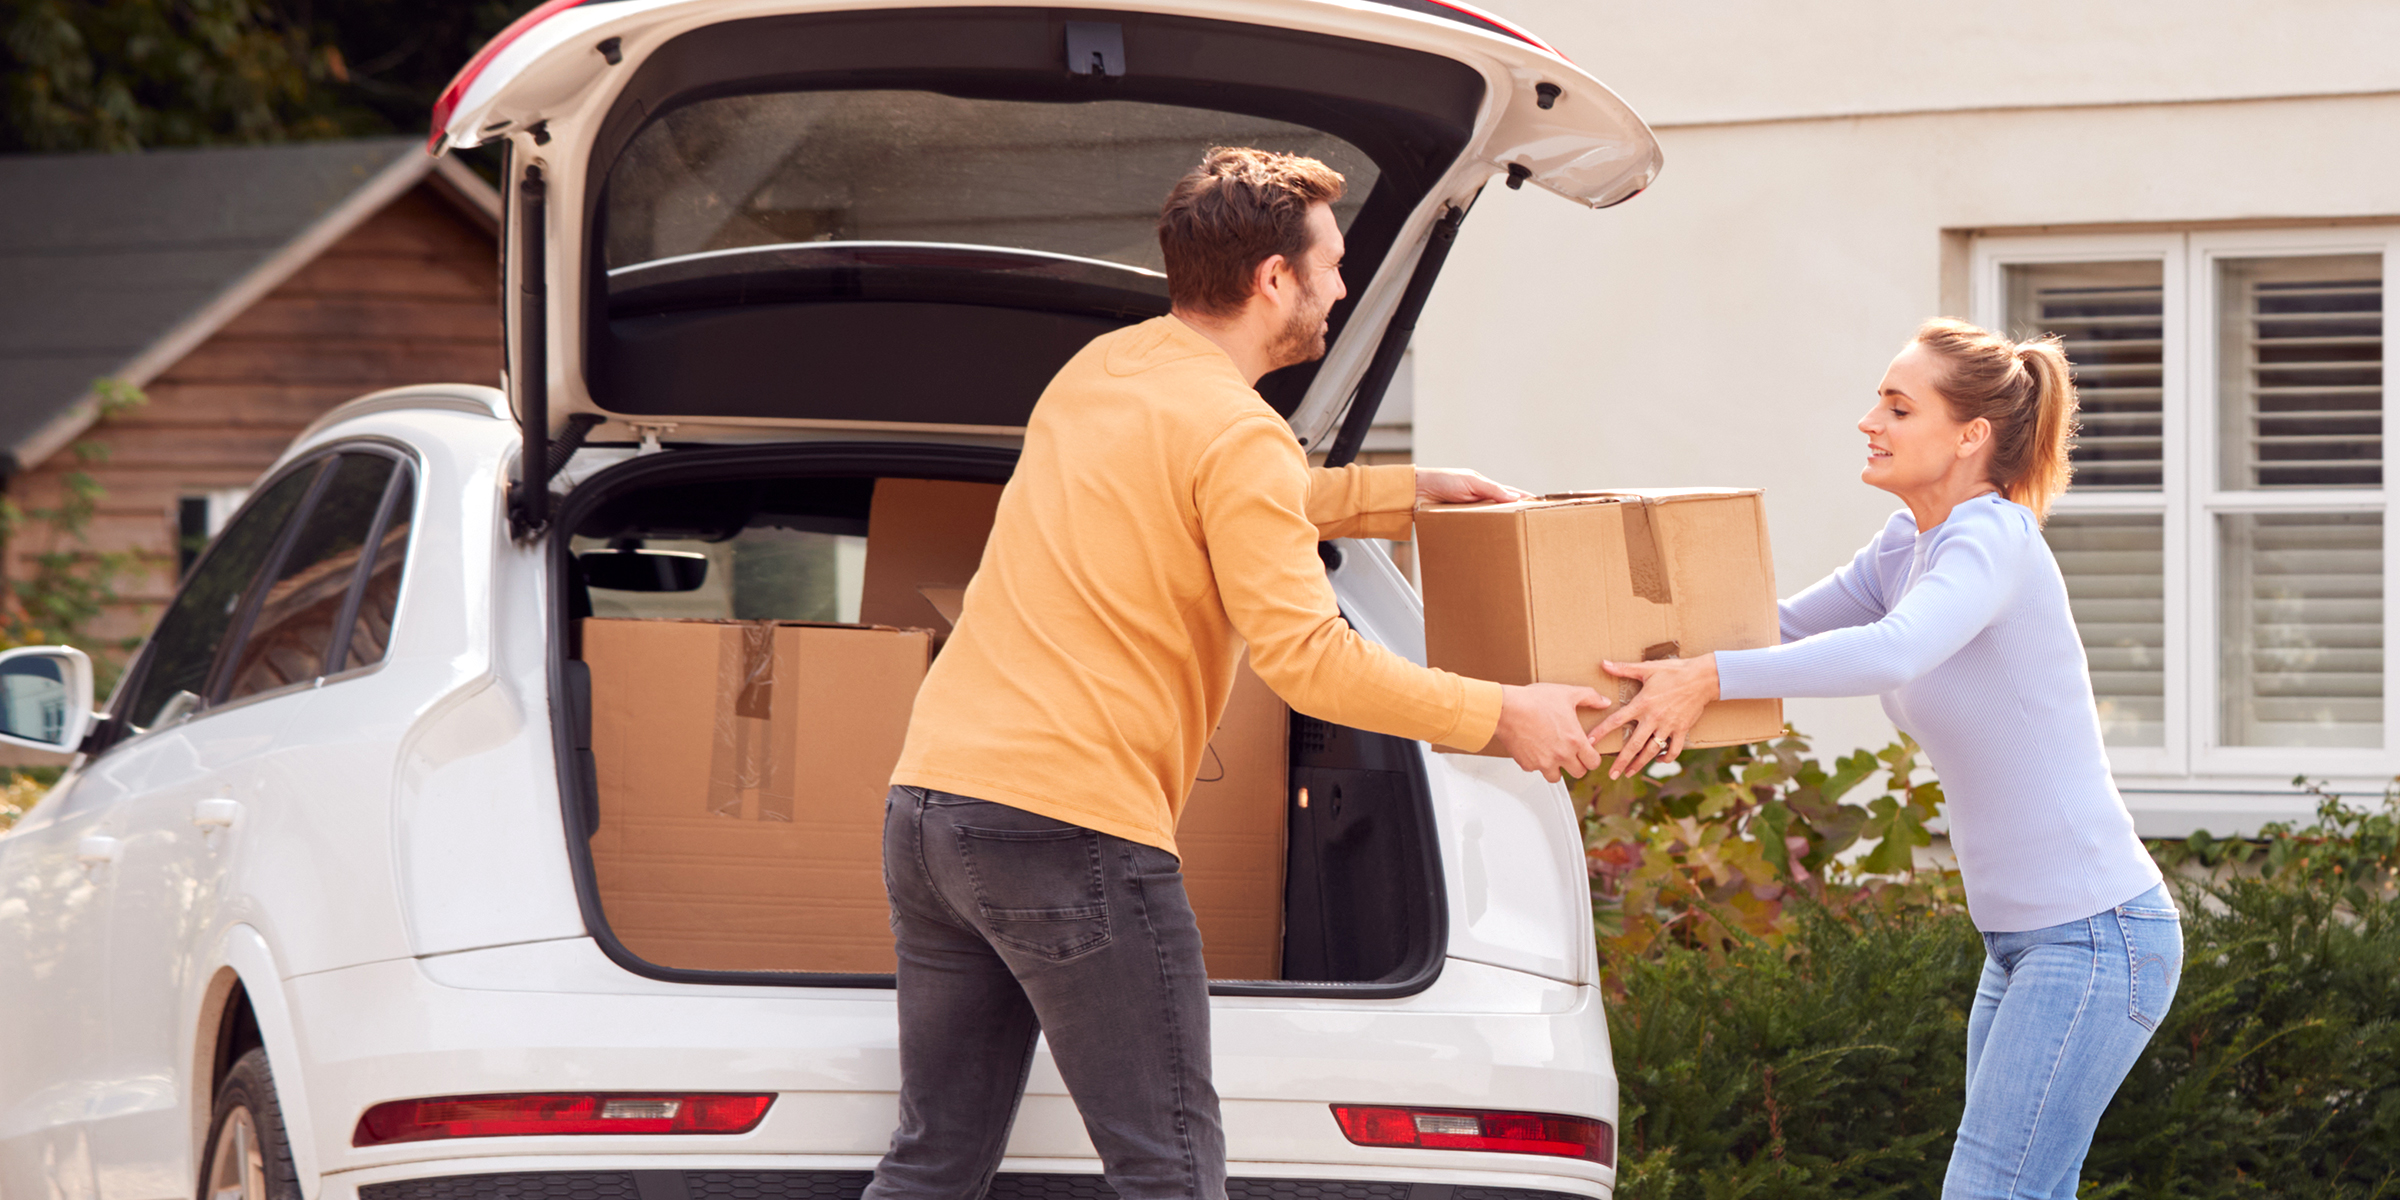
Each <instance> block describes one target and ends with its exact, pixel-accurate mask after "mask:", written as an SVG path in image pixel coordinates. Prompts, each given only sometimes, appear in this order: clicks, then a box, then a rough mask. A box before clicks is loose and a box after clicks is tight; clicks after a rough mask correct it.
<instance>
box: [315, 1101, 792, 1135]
mask: <svg viewBox="0 0 2400 1200" xmlns="http://www.w3.org/2000/svg"><path fill="white" fill-rule="evenodd" d="M774 1102H775V1097H773V1096H771V1095H769V1096H728V1095H722V1094H716V1093H691V1094H679V1095H659V1094H656V1093H650V1092H606V1093H597V1094H595V1093H585V1094H582V1095H549V1094H539V1095H536V1094H518V1095H507V1096H435V1097H431V1098H428V1099H424V1100H392V1101H388V1102H386V1103H383V1104H378V1105H376V1106H375V1107H373V1108H370V1109H368V1110H367V1111H366V1115H364V1116H362V1117H360V1118H359V1119H358V1129H357V1131H356V1132H354V1133H352V1134H351V1135H350V1144H351V1145H353V1146H381V1145H385V1144H387V1143H391V1142H423V1141H431V1140H433V1139H435V1138H469V1137H528V1136H536V1137H538V1136H547V1135H552V1134H562V1133H618V1134H630V1133H748V1132H750V1131H751V1130H752V1129H755V1128H757V1127H758V1123H759V1121H760V1119H761V1118H764V1117H765V1116H766V1115H767V1106H768V1105H770V1104H773V1103H774Z"/></svg>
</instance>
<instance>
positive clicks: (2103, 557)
mask: <svg viewBox="0 0 2400 1200" xmlns="http://www.w3.org/2000/svg"><path fill="white" fill-rule="evenodd" d="M2043 534H2044V536H2046V537H2047V538H2048V539H2049V541H2050V552H2051V554H2052V555H2054V556H2056V558H2057V559H2058V569H2059V573H2060V574H2061V575H2063V576H2065V578H2066V581H2067V603H2068V606H2069V607H2070V608H2071V609H2072V610H2073V612H2074V614H2075V627H2076V629H2077V630H2079V631H2080V632H2081V633H2082V635H2083V655H2084V659H2085V661H2086V663H2088V664H2089V666H2090V669H2091V678H2092V699H2093V700H2094V701H2096V702H2097V703H2098V704H2099V707H2100V732H2101V736H2102V737H2103V738H2104V739H2105V740H2106V741H2107V743H2108V744H2109V745H2111V746H2163V745H2165V744H2166V730H2167V712H2166V695H2167V677H2166V662H2167V654H2166V651H2167V599H2166V597H2167V592H2166V574H2165V561H2166V555H2165V550H2166V544H2165V526H2164V523H2163V522H2162V520H2161V518H2160V517H2159V516H2158V515H2157V514H2155V513H2148V514H2129V515H2117V514H2105V515H2103V514H2083V513H2057V514H2053V515H2052V516H2051V518H2050V522H2049V525H2048V526H2047V527H2046V528H2045V529H2044V530H2043Z"/></svg>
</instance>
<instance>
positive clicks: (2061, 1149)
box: [1942, 884, 2183, 1200]
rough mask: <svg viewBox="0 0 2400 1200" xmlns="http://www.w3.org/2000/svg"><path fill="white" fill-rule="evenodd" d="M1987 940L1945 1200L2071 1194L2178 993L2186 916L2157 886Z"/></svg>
mask: <svg viewBox="0 0 2400 1200" xmlns="http://www.w3.org/2000/svg"><path fill="white" fill-rule="evenodd" d="M1983 946H1984V952H1985V957H1984V960H1983V979H1982V980H1981V981H1980V982H1979V983H1978V984H1977V985H1976V987H1975V1008H1974V1011H1973V1012H1971V1013H1969V1014H1968V1016H1967V1110H1966V1113H1965V1115H1963V1116H1961V1117H1960V1118H1959V1122H1958V1144H1957V1147H1956V1148H1955V1149H1953V1150H1952V1151H1951V1152H1950V1172H1949V1175H1948V1177H1947V1178H1945V1179H1944V1180H1943V1181H1942V1200H2073V1197H2074V1195H2075V1185H2076V1179H2077V1176H2079V1175H2080V1174H2081V1173H2082V1170H2083V1156H2084V1154H2085V1152H2087V1151H2089V1150H2090V1149H2091V1147H2092V1131H2093V1130H2094V1129H2095V1128H2098V1126H2099V1124H2100V1114H2101V1113H2102V1112H2103V1111H2105V1110H2106V1109H2107V1108H2108V1102H2109V1100H2110V1099H2111V1098H2113V1097H2114V1096H2115V1095H2116V1094H2117V1086H2118V1085H2119V1084H2122V1083H2124V1082H2125V1076H2126V1073H2127V1072H2130V1071H2131V1070H2133V1064H2134V1060H2135V1059H2138V1058H2140V1057H2141V1054H2142V1047H2144V1046H2146V1045H2148V1044H2149V1042H2150V1034H2151V1033H2152V1032H2153V1031H2154V1030H2156V1029H2157V1028H2158V1023H2159V1021H2160V1019H2161V1018H2164V1017H2165V1016H2166V1015H2167V1006H2168V1005H2169V1004H2172V1003H2173V1002H2174V1000H2175V985H2176V982H2177V981H2178V980H2179V979H2181V978H2182V976H2183V922H2182V918H2181V917H2179V916H2178V915H2177V914H2176V912H2175V902H2174V901H2173V900H2170V899H2169V898H2168V897H2167V889H2166V886H2165V885H2164V884H2161V885H2160V886H2158V887H2154V888H2152V889H2150V890H2149V891H2147V892H2144V893H2142V894H2141V895H2139V896H2136V897H2134V898H2133V899H2131V900H2128V901H2126V902H2125V903H2123V904H2120V905H2117V906H2116V907H2115V908H2110V909H2104V910H2102V911H2100V912H2097V913H2094V914H2093V915H2091V916H2088V917H2085V918H2083V919H2082V920H2080V921H2069V922H2067V923H2066V924H2064V925H2053V926H2051V927H2049V928H2048V929H2034V930H2028V931H2026V932H2024V933H1986V934H1984V935H1983Z"/></svg>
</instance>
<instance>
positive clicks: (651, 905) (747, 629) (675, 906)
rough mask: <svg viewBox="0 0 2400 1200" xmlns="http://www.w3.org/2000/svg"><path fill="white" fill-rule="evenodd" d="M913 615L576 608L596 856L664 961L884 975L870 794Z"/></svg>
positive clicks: (924, 643) (627, 915) (610, 897)
mask: <svg viewBox="0 0 2400 1200" xmlns="http://www.w3.org/2000/svg"><path fill="white" fill-rule="evenodd" d="M930 648H931V639H930V635H928V634H927V633H926V632H925V631H923V630H900V629H885V628H872V627H863V626H842V625H810V624H797V623H776V622H755V621H657V620H607V619H597V618H595V619H590V620H586V621H585V622H584V623H583V659H584V662H585V663H586V664H588V665H589V666H590V668H591V672H592V755H593V758H594V761H595V764H596V767H597V774H598V785H599V793H600V828H599V831H598V832H597V833H596V834H595V835H594V836H593V838H592V863H593V869H594V872H595V874H596V875H597V876H598V884H599V890H600V900H601V906H602V908H603V909H604V910H605V911H606V913H607V915H608V923H609V928H610V929H611V930H613V931H614V932H615V933H616V936H617V938H618V940H619V941H621V942H623V943H624V944H625V946H626V948H628V949H630V950H632V951H633V952H634V953H635V954H638V955H640V956H641V957H643V958H644V959H647V960H649V961H651V962H654V963H658V964H660V965H662V966H670V967H684V968H692V969H705V970H725V971H810V972H862V973H883V972H889V971H890V970H892V967H893V952H892V933H891V926H890V923H889V915H888V914H889V909H888V907H887V905H886V902H885V900H884V890H883V867H882V864H883V799H884V793H885V791H886V790H887V787H888V784H889V783H890V780H891V773H892V765H893V764H894V763H895V762H897V761H898V760H899V757H900V744H901V741H902V739H903V738H904V737H905V736H906V735H907V732H908V715H909V709H910V707H911V705H913V704H914V703H915V700H916V693H917V685H918V684H919V683H921V682H923V680H924V677H925V666H926V661H927V656H928V654H929V652H930Z"/></svg>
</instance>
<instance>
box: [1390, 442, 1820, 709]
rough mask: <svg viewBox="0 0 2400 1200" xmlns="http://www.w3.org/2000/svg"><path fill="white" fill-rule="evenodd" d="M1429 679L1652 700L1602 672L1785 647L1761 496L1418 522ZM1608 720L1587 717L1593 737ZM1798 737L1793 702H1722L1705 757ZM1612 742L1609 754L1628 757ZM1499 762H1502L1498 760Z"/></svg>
mask: <svg viewBox="0 0 2400 1200" xmlns="http://www.w3.org/2000/svg"><path fill="white" fill-rule="evenodd" d="M1417 554H1418V564H1419V565H1418V569H1419V571H1420V572H1421V574H1422V576H1423V579H1424V594H1425V659H1426V662H1427V664H1428V665H1431V666H1436V667H1440V668H1442V669H1444V670H1448V671H1456V672H1458V673H1459V674H1462V675H1469V676H1474V677H1476V678H1479V679H1490V680H1496V681H1498V682H1500V683H1516V684H1524V683H1535V682H1540V683H1574V684H1583V685H1586V686H1589V687H1593V688H1596V689H1598V690H1599V692H1600V694H1602V695H1604V696H1610V697H1613V698H1615V699H1616V700H1617V701H1618V702H1619V703H1623V702H1624V701H1627V700H1630V699H1632V698H1633V696H1634V694H1635V693H1636V691H1638V688H1637V686H1636V685H1635V684H1633V683H1632V682H1630V681H1627V680H1622V679H1618V678H1616V677H1615V676H1612V675H1608V674H1606V673H1605V672H1603V671H1602V670H1601V669H1600V662H1601V660H1603V659H1609V660H1613V661H1617V662H1625V661H1635V660H1648V659H1657V658H1672V657H1687V658H1688V657H1690V656H1693V655H1697V654H1705V653H1708V652H1709V651H1712V650H1747V649H1754V648H1757V647H1760V646H1772V645H1775V644H1776V643H1777V642H1778V641H1779V640H1780V638H1781V634H1780V630H1779V628H1778V626H1777V623H1776V615H1775V563H1774V557H1773V552H1772V549H1771V547H1770V546H1769V544H1768V542H1767V515H1766V505H1765V503H1764V500H1763V498H1762V496H1761V495H1760V493H1759V492H1758V491H1757V490H1756V489H1743V488H1686V489H1656V490H1639V491H1621V492H1575V493H1566V494H1561V495H1553V496H1543V497H1540V498H1539V499H1535V500H1527V501H1520V502H1517V503H1513V504H1482V505H1443V506H1436V507H1430V508H1425V509H1422V510H1419V511H1418V513H1417ZM1605 715H1606V714H1605V713H1604V712H1588V711H1587V712H1586V713H1585V714H1584V722H1585V727H1586V728H1589V727H1591V726H1593V725H1597V724H1598V723H1599V722H1600V720H1601V718H1602V717H1603V716H1605ZM1782 733H1783V702H1782V701H1780V700H1721V701H1718V702H1717V703H1715V704H1712V705H1710V706H1709V707H1708V711H1707V712H1706V713H1705V714H1704V715H1703V716H1702V717H1701V718H1700V723H1699V725H1698V726H1696V727H1695V728H1694V729H1693V731H1692V740H1691V742H1690V744H1691V745H1693V746H1731V745H1738V744H1741V743H1745V742H1757V741H1765V740H1769V739H1772V738H1775V737H1779V736H1781V735H1782ZM1622 742H1623V737H1622V736H1621V735H1619V734H1611V735H1610V736H1609V738H1608V739H1607V740H1606V741H1605V742H1603V743H1602V745H1601V748H1602V750H1603V751H1605V752H1607V753H1612V754H1613V753H1615V752H1616V751H1618V750H1620V749H1622V748H1623V746H1622ZM1488 753H1493V754H1497V753H1498V751H1497V750H1491V751H1488Z"/></svg>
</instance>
